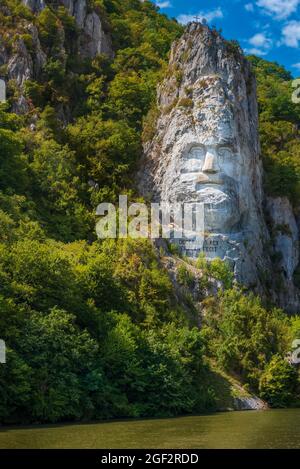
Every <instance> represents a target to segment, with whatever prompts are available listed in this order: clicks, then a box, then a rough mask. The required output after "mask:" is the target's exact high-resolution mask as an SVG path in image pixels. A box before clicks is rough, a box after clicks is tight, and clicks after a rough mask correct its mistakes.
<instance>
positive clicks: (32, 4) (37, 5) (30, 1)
mask: <svg viewBox="0 0 300 469" xmlns="http://www.w3.org/2000/svg"><path fill="white" fill-rule="evenodd" d="M23 3H24V5H25V6H26V7H28V8H30V10H31V11H33V12H34V13H38V12H40V11H42V10H43V9H44V8H46V4H45V1H44V0H23Z"/></svg>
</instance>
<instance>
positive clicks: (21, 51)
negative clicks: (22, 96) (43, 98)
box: [7, 38, 33, 88]
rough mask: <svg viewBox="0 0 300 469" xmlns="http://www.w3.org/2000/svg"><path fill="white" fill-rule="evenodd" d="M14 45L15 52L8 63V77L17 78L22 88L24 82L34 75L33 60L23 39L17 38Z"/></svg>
mask: <svg viewBox="0 0 300 469" xmlns="http://www.w3.org/2000/svg"><path fill="white" fill-rule="evenodd" d="M14 47H15V53H14V54H13V55H12V57H11V58H10V59H9V62H8V65H7V72H8V78H9V79H10V80H11V79H13V80H15V81H16V83H17V85H18V86H19V87H20V88H21V87H22V86H23V85H24V82H25V81H26V80H28V79H30V78H32V76H33V60H32V58H31V55H30V54H29V52H28V50H27V48H26V46H25V44H24V41H23V39H20V38H19V39H17V41H16V42H15V44H14Z"/></svg>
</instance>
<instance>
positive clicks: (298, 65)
mask: <svg viewBox="0 0 300 469" xmlns="http://www.w3.org/2000/svg"><path fill="white" fill-rule="evenodd" d="M292 67H294V68H296V69H297V70H300V62H299V63H297V64H294V65H292Z"/></svg>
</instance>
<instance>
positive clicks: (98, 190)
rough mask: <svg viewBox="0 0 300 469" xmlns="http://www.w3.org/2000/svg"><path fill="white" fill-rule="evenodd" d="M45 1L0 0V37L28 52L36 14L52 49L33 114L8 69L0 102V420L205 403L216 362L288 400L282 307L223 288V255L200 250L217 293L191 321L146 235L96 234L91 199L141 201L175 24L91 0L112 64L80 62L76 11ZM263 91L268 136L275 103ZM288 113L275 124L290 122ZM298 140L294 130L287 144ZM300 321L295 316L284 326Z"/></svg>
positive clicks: (111, 1) (177, 30) (144, 9)
mask: <svg viewBox="0 0 300 469" xmlns="http://www.w3.org/2000/svg"><path fill="white" fill-rule="evenodd" d="M52 3H53V2H50V1H48V2H47V4H48V7H47V8H45V9H44V10H43V11H42V12H41V13H40V14H39V15H35V16H34V15H32V14H31V13H30V11H29V10H28V9H27V8H25V7H24V6H22V4H21V1H20V0H3V1H2V2H1V8H0V34H1V38H3V40H4V41H6V47H8V48H9V49H11V48H12V47H13V44H14V43H15V41H17V40H18V39H20V38H21V39H22V40H23V41H24V43H25V45H26V48H27V49H28V50H29V51H31V46H32V43H31V36H30V35H29V34H28V31H27V32H26V28H25V27H24V24H25V23H26V21H32V22H34V24H35V25H36V26H37V29H38V33H39V37H40V40H41V46H42V48H43V50H44V52H45V53H46V56H47V61H46V63H45V65H44V67H43V70H42V73H41V74H40V76H39V78H37V79H36V80H35V81H34V80H30V81H27V82H26V85H25V93H26V97H27V102H28V104H29V110H28V112H27V113H26V114H25V115H24V116H22V117H18V116H16V115H15V114H13V113H12V112H11V107H10V106H11V105H13V103H14V102H15V101H16V100H17V99H18V93H19V90H18V86H17V85H16V83H15V82H14V81H13V80H12V81H11V82H9V83H8V98H9V99H8V103H7V104H6V105H1V106H0V228H1V229H0V337H1V339H4V340H5V341H6V345H7V363H6V365H4V366H2V365H1V366H0V395H1V402H0V420H1V422H5V423H7V422H8V423H12V422H48V421H51V422H55V421H61V420H74V419H91V418H112V417H140V416H166V415H178V414H180V413H188V412H199V411H202V410H204V409H208V408H214V406H215V393H214V389H213V386H212V385H211V383H210V381H209V376H210V375H209V373H210V372H209V361H210V360H211V359H212V360H217V361H218V363H219V364H220V366H221V367H223V368H224V369H226V370H228V371H229V372H232V373H238V374H239V375H240V376H241V377H242V379H243V380H244V382H245V383H249V384H250V385H251V386H252V387H253V388H254V389H260V391H261V393H262V395H263V396H264V397H266V398H267V399H269V400H270V402H271V403H272V404H273V405H278V404H279V405H281V403H282V400H280V399H281V397H280V396H281V391H278V389H281V388H282V389H283V390H284V397H283V398H282V399H283V400H284V402H286V403H287V402H288V401H289V397H290V395H291V393H293V392H294V391H295V382H294V376H292V373H291V371H290V369H288V367H287V366H285V364H284V363H283V361H282V360H283V357H284V354H285V353H286V352H287V343H286V341H287V337H289V334H290V330H291V329H290V323H289V321H288V320H287V318H286V317H285V316H284V314H283V313H282V312H280V311H278V310H272V311H270V312H268V311H267V310H266V309H264V308H263V306H262V305H261V304H260V302H259V300H258V299H257V298H254V297H248V298H247V297H244V296H243V294H242V292H240V291H239V290H235V289H232V287H233V279H232V274H231V273H230V271H229V270H228V269H227V267H226V265H224V264H223V263H222V262H221V261H219V260H216V261H214V262H213V263H212V264H208V263H206V262H205V260H204V259H203V258H200V259H199V261H198V267H199V268H200V269H202V270H203V278H202V286H203V288H206V286H207V283H208V282H209V277H211V276H214V277H215V278H216V279H218V280H219V281H220V282H222V283H223V286H224V290H225V291H224V292H223V293H222V294H220V297H219V298H218V299H217V300H214V299H208V300H207V305H206V308H207V311H208V312H207V318H206V321H205V325H204V328H203V329H202V331H199V329H198V328H197V327H196V326H197V324H198V322H197V319H198V318H196V317H195V315H194V313H195V311H194V309H193V308H191V311H190V312H189V314H187V311H186V308H185V309H184V308H183V307H181V306H180V305H179V304H178V301H177V296H176V294H175V292H174V288H173V285H172V282H171V280H170V278H169V276H168V274H167V272H166V271H165V270H164V268H163V266H162V263H161V260H160V258H159V256H158V254H157V252H156V251H155V250H154V249H153V247H152V245H151V244H150V243H149V242H148V241H128V240H121V241H105V242H102V243H100V242H99V241H97V240H96V237H95V226H94V225H95V215H94V212H95V207H96V205H97V204H98V203H99V202H100V201H103V200H105V201H107V200H111V201H114V200H115V199H116V197H117V195H118V194H119V193H123V194H128V195H129V197H131V198H134V197H135V196H136V194H135V188H134V184H133V178H132V174H133V172H134V169H135V166H136V163H137V159H138V157H139V155H140V150H141V139H142V129H143V123H144V122H146V123H147V125H149V120H150V121H151V119H152V117H153V116H152V114H153V109H154V107H153V103H154V100H155V88H156V83H157V82H158V80H159V79H160V76H161V74H162V73H163V70H164V67H165V64H166V62H167V58H168V51H169V49H170V44H171V42H172V41H173V40H174V39H176V38H177V37H178V36H179V35H180V34H181V31H182V28H181V26H179V25H178V24H177V23H176V22H175V21H173V20H169V19H167V18H166V17H165V16H163V15H160V14H159V13H158V11H157V8H156V7H155V6H153V4H152V3H151V2H148V1H145V2H140V1H139V0H90V2H89V6H90V7H94V8H96V9H97V11H99V12H100V14H101V18H103V21H104V23H105V27H106V28H107V29H109V31H110V33H111V34H112V37H113V44H114V49H115V51H116V53H115V57H114V59H112V60H108V59H107V58H106V57H102V56H98V57H97V58H95V59H94V60H87V59H85V60H82V59H81V58H80V56H79V55H78V51H77V50H76V40H75V39H76V37H77V35H78V29H77V27H76V25H75V22H74V19H73V18H71V17H70V16H69V15H68V14H67V12H66V10H65V9H64V8H63V7H60V8H54V7H53V6H52ZM7 8H8V9H7ZM25 20H26V21H25ZM261 66H262V65H261ZM0 72H1V74H3V75H5V70H4V69H3V70H0ZM282 73H283V76H279V75H278V76H274V71H273V69H272V67H271V70H270V73H269V72H268V73H267V74H264V73H263V74H262V75H265V77H267V78H265V79H266V80H269V81H266V84H265V88H266V89H267V88H268V87H269V86H270V81H272V80H274V82H275V85H274V86H282V87H283V88H284V89H285V86H288V85H286V82H287V80H289V78H290V77H287V76H286V75H285V74H284V73H285V72H282ZM275 75H276V74H275ZM278 83H279V84H278ZM262 89H264V88H262ZM265 93H266V94H265V97H264V98H263V99H262V101H263V102H264V106H265V108H264V109H265V114H264V112H262V123H263V125H262V132H263V135H264V136H265V137H264V138H267V135H268V132H269V131H268V129H267V124H268V122H271V121H272V115H271V113H272V112H275V111H274V110H270V108H271V106H272V105H271V104H270V103H271V101H272V99H271V100H270V98H272V96H269V95H268V93H267V91H266V92H265ZM276 106H277V105H276ZM277 107H280V103H279V104H278V106H277ZM283 108H284V109H283V111H282V112H283V114H282V113H281V114H278V116H277V117H276V118H278V122H279V124H278V125H279V126H280V125H283V124H282V122H284V125H285V123H286V122H288V123H287V124H286V125H292V123H291V122H290V121H289V120H287V121H285V120H284V116H286V114H285V113H286V109H285V104H283ZM272 109H273V108H272ZM276 112H277V111H276ZM278 112H279V111H278ZM295 112H296V111H295ZM147 114H148V117H147V118H146V115H147ZM297 116H298V115H296V116H295V117H294V119H297V118H298V117H297ZM289 119H290V117H289ZM276 122H277V121H276ZM280 122H281V124H280ZM264 123H265V130H264ZM293 123H294V121H293ZM270 125H271V124H270ZM276 125H277V124H276ZM274 128H275V127H274ZM144 132H145V130H144ZM293 132H296V130H293ZM295 138H296V137H295ZM294 144H295V145H296V144H297V145H298V143H297V142H294V143H292V140H289V143H288V145H289V149H291V148H292V146H293V145H294ZM265 147H266V146H265ZM265 147H264V148H265ZM289 149H287V148H285V149H284V151H289ZM289 155H290V156H289V158H292V156H291V153H289ZM266 156H267V158H268V155H266ZM269 157H270V158H271V157H272V158H276V156H274V155H273V154H272V155H271V156H269ZM267 161H268V160H266V162H267ZM266 164H267V163H266ZM289 165H290V162H288V163H287V166H288V168H290V166H289ZM293 175H294V173H293ZM271 176H272V173H270V177H271ZM272 177H273V176H272ZM293 177H294V176H293ZM297 181H298V180H297ZM295 184H296V185H294V186H293V187H296V186H297V184H298V182H297V183H296V182H295ZM274 187H275V186H274ZM290 189H291V186H290V182H289V189H288V190H290ZM293 191H294V189H293ZM293 194H294V192H293ZM178 278H179V283H181V284H182V285H184V286H188V285H189V283H191V282H193V281H194V279H193V276H192V274H191V273H190V272H189V271H188V270H187V269H185V268H183V267H182V268H181V269H179V272H178ZM204 283H205V285H204ZM299 329H300V328H299V327H297V325H296V323H293V328H292V330H293V331H294V332H295V331H296V330H297V332H295V334H298V332H299ZM274 354H276V355H275V356H276V357H277V356H278V357H279V358H278V359H277V358H276V359H275V358H273V359H272V357H273V356H274ZM273 369H275V374H274V376H273V372H272V370H273Z"/></svg>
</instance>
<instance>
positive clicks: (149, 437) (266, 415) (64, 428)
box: [0, 409, 300, 449]
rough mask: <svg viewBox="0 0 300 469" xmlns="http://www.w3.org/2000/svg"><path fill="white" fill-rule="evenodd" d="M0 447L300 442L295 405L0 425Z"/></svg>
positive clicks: (241, 445)
mask: <svg viewBox="0 0 300 469" xmlns="http://www.w3.org/2000/svg"><path fill="white" fill-rule="evenodd" d="M0 448H1V449H47V448H53V449H59V448H61V449H62V448H70V449H72V448H79V449H97V448H103V449H106V448H111V449H118V448H142V449H143V448H161V449H163V448H175V449H176V448H184V449H192V448H197V449H202V448H207V449H210V448H237V449H238V448H300V409H280V410H267V411H265V412H260V411H253V412H221V413H220V412H219V413H213V414H208V415H201V416H191V417H178V418H172V419H155V420H130V421H129V420H127V421H115V422H103V423H93V424H90V423H89V424H67V425H40V426H32V427H23V428H20V427H19V428H17V427H3V428H0Z"/></svg>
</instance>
